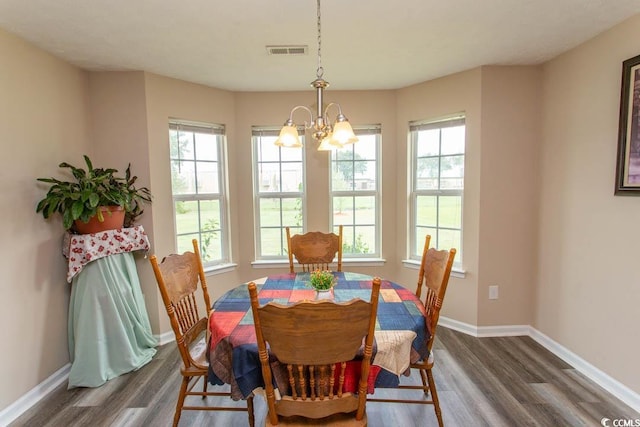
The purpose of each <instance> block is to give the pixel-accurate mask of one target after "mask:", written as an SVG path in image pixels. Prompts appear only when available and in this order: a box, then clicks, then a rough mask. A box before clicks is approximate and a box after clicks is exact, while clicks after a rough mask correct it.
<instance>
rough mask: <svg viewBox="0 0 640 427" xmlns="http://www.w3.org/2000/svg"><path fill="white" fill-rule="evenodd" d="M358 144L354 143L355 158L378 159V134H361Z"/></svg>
mask: <svg viewBox="0 0 640 427" xmlns="http://www.w3.org/2000/svg"><path fill="white" fill-rule="evenodd" d="M358 138H359V141H358V143H357V144H352V145H351V147H353V151H354V154H353V158H354V159H356V160H357V159H363V160H376V135H359V137H358Z"/></svg>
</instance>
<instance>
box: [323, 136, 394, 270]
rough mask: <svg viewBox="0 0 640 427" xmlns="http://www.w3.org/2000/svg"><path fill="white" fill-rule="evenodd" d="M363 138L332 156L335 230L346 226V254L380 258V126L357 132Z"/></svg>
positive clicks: (333, 222)
mask: <svg viewBox="0 0 640 427" xmlns="http://www.w3.org/2000/svg"><path fill="white" fill-rule="evenodd" d="M354 132H355V133H356V135H357V136H358V138H359V141H358V142H357V143H355V144H348V145H345V146H344V147H343V148H341V149H339V150H335V151H332V152H331V172H330V174H331V176H330V183H331V184H330V185H331V188H330V192H331V208H332V226H333V229H334V231H335V232H336V233H337V232H338V226H339V225H342V226H343V236H342V254H343V256H344V257H345V258H348V257H380V256H381V255H380V252H381V251H380V183H379V182H380V179H379V170H380V167H379V162H378V158H379V154H378V153H379V150H380V140H381V137H382V136H381V130H380V126H373V127H369V128H366V129H364V128H356V129H354Z"/></svg>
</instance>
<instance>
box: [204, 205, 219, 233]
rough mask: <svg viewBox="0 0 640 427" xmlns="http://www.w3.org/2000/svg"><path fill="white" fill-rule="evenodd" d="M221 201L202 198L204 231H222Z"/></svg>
mask: <svg viewBox="0 0 640 427" xmlns="http://www.w3.org/2000/svg"><path fill="white" fill-rule="evenodd" d="M220 217H221V214H220V201H218V200H202V201H200V220H201V221H202V225H201V226H200V228H201V229H202V231H213V232H216V233H219V232H220Z"/></svg>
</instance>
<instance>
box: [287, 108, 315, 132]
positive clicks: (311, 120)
mask: <svg viewBox="0 0 640 427" xmlns="http://www.w3.org/2000/svg"><path fill="white" fill-rule="evenodd" d="M296 110H305V111H306V112H307V113H309V122H306V121H305V122H304V128H305V129H310V128H311V127H313V124H314V123H315V122H314V120H313V112H312V111H311V109H309V107H306V106H304V105H296V106H295V107H293V108H292V109H291V113H289V120H287V121H286V123H285V125H287V126H293V125H294V124H295V122H294V121H293V113H294V112H295V111H296Z"/></svg>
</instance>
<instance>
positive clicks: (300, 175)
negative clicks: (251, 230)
mask: <svg viewBox="0 0 640 427" xmlns="http://www.w3.org/2000/svg"><path fill="white" fill-rule="evenodd" d="M299 132H300V138H301V142H302V143H303V144H304V129H301V130H299ZM278 134H279V129H274V128H258V127H254V128H253V129H252V145H253V168H254V179H253V183H254V190H253V192H254V198H255V201H254V203H255V209H254V212H255V224H256V232H255V236H256V239H255V241H256V259H259V260H268V259H282V258H283V257H284V256H286V255H287V236H286V232H285V227H290V228H291V234H297V233H302V231H303V225H304V208H303V206H304V179H305V176H304V148H301V149H291V148H281V147H277V146H276V145H274V142H275V141H276V139H277V138H278Z"/></svg>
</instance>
